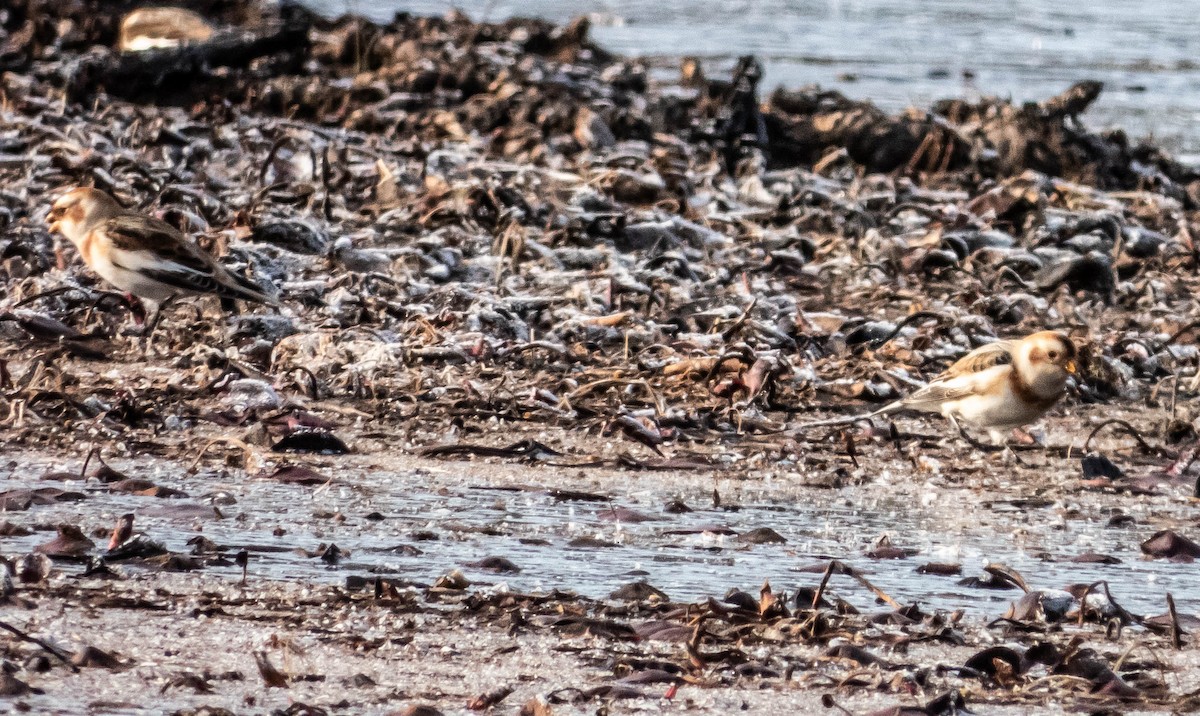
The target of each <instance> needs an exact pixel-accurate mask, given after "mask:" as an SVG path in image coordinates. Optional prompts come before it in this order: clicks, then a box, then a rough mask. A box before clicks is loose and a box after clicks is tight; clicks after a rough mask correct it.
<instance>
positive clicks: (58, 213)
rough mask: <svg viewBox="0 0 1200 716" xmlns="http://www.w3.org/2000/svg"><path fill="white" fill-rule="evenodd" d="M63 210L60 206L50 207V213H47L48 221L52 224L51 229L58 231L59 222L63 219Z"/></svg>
mask: <svg viewBox="0 0 1200 716" xmlns="http://www.w3.org/2000/svg"><path fill="white" fill-rule="evenodd" d="M62 215H63V210H62V209H59V208H58V207H54V208H52V209H50V213H49V214H46V221H47V222H48V223H49V224H50V231H58V222H59V220H60V219H62Z"/></svg>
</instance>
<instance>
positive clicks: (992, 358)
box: [930, 341, 1013, 386]
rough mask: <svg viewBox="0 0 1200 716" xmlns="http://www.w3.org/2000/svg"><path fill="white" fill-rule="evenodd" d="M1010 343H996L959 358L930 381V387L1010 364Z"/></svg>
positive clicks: (1011, 343)
mask: <svg viewBox="0 0 1200 716" xmlns="http://www.w3.org/2000/svg"><path fill="white" fill-rule="evenodd" d="M1012 348H1013V342H1012V341H996V342H995V343H988V344H987V345H983V346H980V347H978V348H976V349H975V350H973V351H971V352H970V353H968V354H966V355H965V356H963V357H962V358H959V359H958V360H957V361H955V362H954V364H953V365H951V366H950V367H949V368H947V369H946V370H944V371H942V373H941V374H940V375H938V376H937V377H936V378H934V379H933V380H932V381H930V385H931V386H932V385H935V384H938V383H942V382H945V381H949V380H954V379H955V378H961V377H963V376H967V375H971V374H973V373H982V372H983V371H985V370H988V369H989V368H995V367H996V366H998V365H1008V364H1010V363H1012Z"/></svg>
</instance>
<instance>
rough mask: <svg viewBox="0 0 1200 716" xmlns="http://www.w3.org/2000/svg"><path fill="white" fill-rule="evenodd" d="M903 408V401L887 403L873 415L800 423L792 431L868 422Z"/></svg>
mask: <svg viewBox="0 0 1200 716" xmlns="http://www.w3.org/2000/svg"><path fill="white" fill-rule="evenodd" d="M905 407H906V406H905V404H904V401H903V400H897V401H896V402H894V403H888V404H887V405H885V406H883V407H882V408H880V409H879V410H876V411H875V412H873V413H864V414H862V415H850V416H846V417H844V418H830V419H829V420H817V421H814V422H811V423H801V424H799V425H796V426H795V427H794V429H795V430H807V429H809V428H823V427H829V426H831V425H849V424H851V423H857V422H858V421H860V420H870V419H871V418H877V417H879V416H880V415H887V414H888V413H894V412H896V411H897V410H902V409H903V408H905Z"/></svg>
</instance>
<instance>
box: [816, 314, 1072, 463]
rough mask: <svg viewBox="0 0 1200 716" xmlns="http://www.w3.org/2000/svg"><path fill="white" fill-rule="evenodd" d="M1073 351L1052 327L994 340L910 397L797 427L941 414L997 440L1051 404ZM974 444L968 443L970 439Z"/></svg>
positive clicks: (1064, 378) (1060, 393) (1069, 373)
mask: <svg viewBox="0 0 1200 716" xmlns="http://www.w3.org/2000/svg"><path fill="white" fill-rule="evenodd" d="M1077 355H1078V353H1077V351H1076V348H1075V344H1074V343H1072V342H1071V339H1070V338H1068V337H1067V336H1065V335H1063V334H1062V333H1059V332H1057V331H1039V332H1038V333H1034V334H1032V335H1029V336H1026V337H1025V338H1022V339H1021V340H1019V341H997V342H995V343H989V344H987V345H984V346H980V347H979V348H976V349H975V350H973V351H971V352H970V353H968V354H967V355H965V356H963V357H962V358H960V359H959V360H958V361H957V362H955V363H954V365H952V366H950V367H949V368H947V369H946V370H945V371H944V372H943V373H942V374H941V375H939V376H937V377H936V378H934V379H933V380H931V381H930V382H929V384H928V385H926V386H925V387H924V388H921V389H920V390H918V391H917V392H915V393H913V394H912V395H909V396H906V397H904V398H901V399H900V400H897V401H896V402H894V403H890V404H888V405H885V406H884V407H882V408H880V409H879V410H876V411H875V412H873V413H868V414H867V415H860V416H855V417H853V418H838V419H833V420H822V421H818V422H815V423H806V424H804V425H800V426H798V427H800V428H811V427H818V426H822V425H841V424H845V423H852V422H856V421H858V420H863V419H867V418H874V417H877V416H880V415H886V414H889V413H895V412H899V411H902V410H916V411H919V412H928V413H941V414H942V416H943V417H945V418H946V419H947V420H949V421H950V424H951V425H953V426H954V427H955V428H956V429H957V430H958V432H959V433H960V434H962V435H964V437H966V434H965V433H964V432H963V430H962V427H961V425H960V421H961V422H963V423H966V424H968V425H971V426H973V427H976V428H982V429H984V430H987V431H988V433H989V434H990V436H991V437H992V439H993V440H995V441H997V442H1001V441H1003V440H1004V438H1005V437H1006V433H1007V432H1009V431H1011V430H1013V429H1014V428H1019V427H1021V426H1023V425H1028V424H1029V423H1032V422H1034V421H1035V420H1037V419H1038V418H1040V417H1041V416H1042V415H1043V414H1044V413H1045V412H1046V411H1047V410H1049V409H1050V408H1052V407H1053V406H1054V404H1055V403H1057V402H1058V400H1059V398H1061V397H1062V396H1063V393H1064V392H1066V388H1067V379H1068V378H1069V377H1070V376H1072V375H1074V374H1075V372H1076V365H1075V359H1076V357H1077ZM971 442H972V443H974V441H971Z"/></svg>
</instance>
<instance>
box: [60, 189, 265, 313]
mask: <svg viewBox="0 0 1200 716" xmlns="http://www.w3.org/2000/svg"><path fill="white" fill-rule="evenodd" d="M47 220H48V221H49V222H50V230H51V231H57V232H59V233H61V234H62V235H63V236H65V237H67V238H68V239H70V241H71V243H73V244H75V248H77V249H78V250H79V255H80V256H81V257H83V260H84V262H85V263H86V264H87V265H88V266H89V267H91V269H92V270H93V271H95V272H96V273H97V274H99V275H100V277H101V278H103V279H104V280H105V281H107V282H109V283H110V284H112V285H113V286H116V287H117V288H118V289H120V290H122V291H125V292H127V293H129V294H132V295H134V296H137V297H138V298H142V299H146V300H148V301H152V302H154V303H156V304H161V303H163V302H166V301H169V300H171V299H173V298H175V297H177V296H186V295H196V294H213V295H216V296H219V297H221V298H225V299H234V298H237V299H241V300H243V301H250V302H253V303H266V304H270V305H278V302H277V301H276V300H275V299H273V298H271V297H270V296H268V295H267V294H266V293H264V292H263V291H262V289H261V288H260V287H259V286H257V285H256V284H254V283H253V282H251V281H250V280H249V279H246V278H244V277H242V276H239V275H238V274H236V273H234V272H232V271H230V270H229V269H227V268H225V267H224V266H223V265H222V264H221V263H220V262H218V261H217V260H216V259H214V258H213V257H212V256H209V255H208V254H207V253H205V252H204V251H203V250H202V249H201V248H200V247H199V246H197V245H196V244H194V243H192V242H191V241H189V240H188V239H187V238H186V237H185V236H184V235H183V234H182V233H180V231H179V230H178V229H176V228H175V227H173V226H171V225H170V224H168V223H167V222H165V221H163V220H161V219H156V218H154V217H151V216H146V215H144V214H139V213H138V212H136V211H130V210H129V209H126V208H125V207H123V206H121V205H120V204H118V203H117V200H116V199H113V198H112V197H111V196H109V195H108V194H106V193H104V192H102V191H100V190H98V189H90V188H87V187H79V188H76V189H72V190H71V191H69V192H67V193H66V194H64V195H63V196H61V197H60V198H59V199H58V200H57V201H55V202H54V206H53V208H51V209H50V214H49V216H48V217H47ZM156 318H157V316H156Z"/></svg>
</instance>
